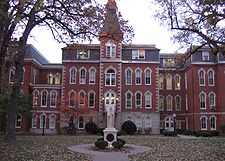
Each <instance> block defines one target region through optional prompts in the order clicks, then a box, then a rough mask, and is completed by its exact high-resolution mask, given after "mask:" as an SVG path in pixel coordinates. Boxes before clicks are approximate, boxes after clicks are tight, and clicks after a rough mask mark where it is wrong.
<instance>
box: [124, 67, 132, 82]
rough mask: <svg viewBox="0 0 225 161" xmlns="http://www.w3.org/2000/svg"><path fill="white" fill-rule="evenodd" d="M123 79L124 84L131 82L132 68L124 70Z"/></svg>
mask: <svg viewBox="0 0 225 161" xmlns="http://www.w3.org/2000/svg"><path fill="white" fill-rule="evenodd" d="M125 80H126V85H131V84H132V70H131V69H129V68H128V69H127V70H126V76H125Z"/></svg>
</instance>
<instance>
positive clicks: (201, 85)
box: [198, 68, 205, 87]
mask: <svg viewBox="0 0 225 161" xmlns="http://www.w3.org/2000/svg"><path fill="white" fill-rule="evenodd" d="M201 71H202V72H203V78H204V84H200V83H201V81H200V72H201ZM198 82H199V86H200V87H203V86H205V70H204V69H203V68H201V69H199V70H198Z"/></svg>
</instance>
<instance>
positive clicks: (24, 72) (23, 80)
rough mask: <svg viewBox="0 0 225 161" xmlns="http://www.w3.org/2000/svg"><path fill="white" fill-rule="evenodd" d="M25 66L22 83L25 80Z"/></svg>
mask: <svg viewBox="0 0 225 161" xmlns="http://www.w3.org/2000/svg"><path fill="white" fill-rule="evenodd" d="M25 71H26V70H25V68H24V67H23V77H22V83H23V82H24V80H25Z"/></svg>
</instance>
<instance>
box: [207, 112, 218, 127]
mask: <svg viewBox="0 0 225 161" xmlns="http://www.w3.org/2000/svg"><path fill="white" fill-rule="evenodd" d="M212 118H214V119H215V128H212V127H211V119H212ZM216 120H217V118H216V116H214V115H213V116H210V118H209V121H210V130H216Z"/></svg>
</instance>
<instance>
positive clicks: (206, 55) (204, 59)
mask: <svg viewBox="0 0 225 161" xmlns="http://www.w3.org/2000/svg"><path fill="white" fill-rule="evenodd" d="M202 60H203V61H209V52H208V51H203V52H202Z"/></svg>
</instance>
